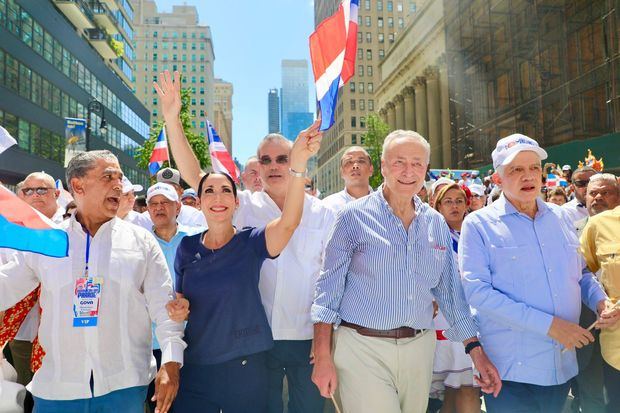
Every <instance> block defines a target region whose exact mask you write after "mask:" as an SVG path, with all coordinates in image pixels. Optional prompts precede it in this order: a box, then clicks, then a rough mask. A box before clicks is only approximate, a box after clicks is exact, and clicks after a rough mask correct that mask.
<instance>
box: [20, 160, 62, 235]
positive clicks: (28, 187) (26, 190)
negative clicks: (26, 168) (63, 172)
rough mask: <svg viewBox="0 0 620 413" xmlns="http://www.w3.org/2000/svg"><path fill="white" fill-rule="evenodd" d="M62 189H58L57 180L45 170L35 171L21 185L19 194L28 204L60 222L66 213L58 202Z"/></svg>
mask: <svg viewBox="0 0 620 413" xmlns="http://www.w3.org/2000/svg"><path fill="white" fill-rule="evenodd" d="M59 195H60V191H59V190H58V189H56V181H54V178H53V177H51V176H50V175H48V174H46V173H45V172H33V173H31V174H30V175H28V176H27V177H26V179H24V181H23V183H22V184H21V185H20V186H19V191H17V196H18V197H20V198H21V199H22V200H24V201H25V202H26V203H27V204H28V205H30V206H31V207H33V208H34V209H36V210H37V211H39V212H40V213H42V214H43V215H45V216H46V217H48V218H49V219H51V220H52V221H54V222H55V223H57V224H59V223H61V222H62V221H63V218H62V215H63V214H64V213H65V211H64V209H63V208H61V207H60V206H59V205H58V203H57V202H56V201H57V199H58V196H59Z"/></svg>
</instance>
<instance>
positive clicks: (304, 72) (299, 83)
mask: <svg viewBox="0 0 620 413" xmlns="http://www.w3.org/2000/svg"><path fill="white" fill-rule="evenodd" d="M280 99H281V100H280V101H281V110H282V111H281V124H280V128H281V130H282V134H283V135H284V136H286V137H287V138H288V139H291V140H293V139H295V137H296V136H297V134H298V133H299V132H300V131H302V130H303V129H305V128H306V127H308V126H309V125H305V126H302V127H301V129H300V126H299V125H300V123H301V122H300V120H299V119H300V116H302V117H303V115H299V114H310V119H312V114H311V113H310V112H309V110H308V61H307V60H282V90H281V95H280ZM291 114H296V115H291Z"/></svg>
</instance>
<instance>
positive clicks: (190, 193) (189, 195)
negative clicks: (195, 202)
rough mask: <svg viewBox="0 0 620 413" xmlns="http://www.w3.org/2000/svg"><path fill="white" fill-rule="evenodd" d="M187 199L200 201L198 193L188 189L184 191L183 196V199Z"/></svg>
mask: <svg viewBox="0 0 620 413" xmlns="http://www.w3.org/2000/svg"><path fill="white" fill-rule="evenodd" d="M185 198H194V199H198V195H196V191H194V189H193V188H187V189H186V190H185V191H183V194H182V195H181V199H185Z"/></svg>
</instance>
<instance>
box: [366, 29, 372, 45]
mask: <svg viewBox="0 0 620 413" xmlns="http://www.w3.org/2000/svg"><path fill="white" fill-rule="evenodd" d="M366 43H372V33H370V32H367V33H366Z"/></svg>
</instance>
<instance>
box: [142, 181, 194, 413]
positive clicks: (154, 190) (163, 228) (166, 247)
mask: <svg viewBox="0 0 620 413" xmlns="http://www.w3.org/2000/svg"><path fill="white" fill-rule="evenodd" d="M146 206H147V211H148V213H149V216H150V218H151V221H152V222H153V226H152V228H151V232H152V233H153V235H154V236H155V239H156V240H157V242H158V243H159V246H160V247H161V249H162V251H163V252H164V257H165V258H166V264H168V269H169V270H170V274H171V275H172V288H173V291H174V287H175V281H176V276H175V272H174V259H175V257H176V252H177V248H178V246H179V244H180V243H181V240H182V239H183V238H184V237H186V236H188V235H194V234H197V233H198V232H200V231H203V230H204V229H205V228H202V227H186V226H184V225H181V224H179V223H177V217H178V215H179V212H180V210H181V202H180V201H179V195H178V193H177V191H176V189H175V188H174V187H173V186H172V185H170V184H166V183H162V182H159V183H156V184H155V185H153V186H151V187H150V188H149V189H148V190H147V192H146ZM172 298H173V297H171V299H172ZM153 355H154V356H155V360H156V361H157V368H159V364H160V361H161V349H160V347H159V342H158V341H157V337H156V336H155V324H153ZM154 390H155V388H154V386H153V383H151V385H150V386H149V389H148V394H147V401H148V402H149V403H150V405H151V411H153V412H154V411H155V403H154V402H153V401H151V400H150V399H151V397H152V396H153V392H154Z"/></svg>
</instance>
